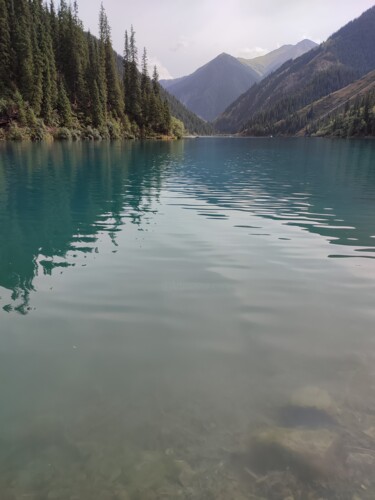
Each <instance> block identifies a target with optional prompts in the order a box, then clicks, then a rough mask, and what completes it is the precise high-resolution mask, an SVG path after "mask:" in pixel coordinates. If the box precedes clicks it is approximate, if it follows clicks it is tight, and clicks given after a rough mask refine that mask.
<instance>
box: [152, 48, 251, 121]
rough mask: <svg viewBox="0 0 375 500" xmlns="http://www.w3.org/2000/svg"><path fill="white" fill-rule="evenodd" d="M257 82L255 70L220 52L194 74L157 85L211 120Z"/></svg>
mask: <svg viewBox="0 0 375 500" xmlns="http://www.w3.org/2000/svg"><path fill="white" fill-rule="evenodd" d="M257 81H259V76H258V74H257V73H256V71H254V70H253V69H252V68H250V67H247V66H245V65H244V64H242V63H240V62H239V61H238V60H237V59H236V58H235V57H233V56H231V55H229V54H227V53H225V52H223V53H221V54H219V55H218V56H217V57H215V58H214V59H213V60H211V61H209V62H208V63H207V64H205V65H204V66H201V67H200V68H198V69H197V70H196V71H194V73H192V74H190V75H187V76H183V77H181V78H178V79H176V80H172V81H171V80H161V81H160V84H161V85H162V86H163V87H164V88H165V89H166V90H168V92H170V93H171V94H172V95H174V96H175V97H176V98H177V99H178V100H180V101H181V102H182V104H183V105H184V106H186V107H187V108H188V109H190V110H191V111H193V112H194V113H195V114H197V115H198V116H200V117H201V118H203V119H204V120H206V121H212V120H214V119H215V118H216V117H217V116H218V115H219V114H220V113H221V112H223V111H224V110H225V109H226V107H227V106H228V105H229V104H230V103H231V102H233V100H234V99H236V98H237V97H238V96H239V95H241V94H242V93H243V92H245V91H246V90H248V89H249V88H250V87H251V86H252V85H253V84H254V83H256V82H257Z"/></svg>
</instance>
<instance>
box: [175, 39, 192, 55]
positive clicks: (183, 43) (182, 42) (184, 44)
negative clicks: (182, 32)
mask: <svg viewBox="0 0 375 500" xmlns="http://www.w3.org/2000/svg"><path fill="white" fill-rule="evenodd" d="M189 45H190V42H189V40H188V39H187V38H186V37H184V36H181V37H180V38H179V39H178V41H177V42H176V44H175V45H174V46H173V47H172V48H171V50H172V51H173V52H177V51H179V50H183V49H187V48H188V47H189Z"/></svg>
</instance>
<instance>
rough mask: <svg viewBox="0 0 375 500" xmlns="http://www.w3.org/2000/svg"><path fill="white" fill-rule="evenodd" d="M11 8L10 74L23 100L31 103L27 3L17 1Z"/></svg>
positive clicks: (32, 69) (31, 63)
mask: <svg viewBox="0 0 375 500" xmlns="http://www.w3.org/2000/svg"><path fill="white" fill-rule="evenodd" d="M12 6H13V9H12V11H11V31H10V32H11V40H12V47H13V54H12V63H13V70H12V73H13V74H14V76H15V80H16V82H17V86H18V88H19V90H20V92H21V94H22V97H23V99H24V100H25V101H28V102H31V101H32V97H33V93H34V61H33V52H32V33H31V31H32V30H31V22H32V21H31V13H30V7H29V2H28V1H27V0H17V2H13V3H12Z"/></svg>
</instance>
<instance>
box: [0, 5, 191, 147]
mask: <svg viewBox="0 0 375 500" xmlns="http://www.w3.org/2000/svg"><path fill="white" fill-rule="evenodd" d="M124 47H125V48H124V57H123V59H122V64H123V67H122V71H121V72H120V71H119V68H118V58H117V57H116V54H115V52H114V50H113V47H112V41H111V29H110V26H109V23H108V19H107V16H106V13H105V10H104V8H103V7H101V10H100V13H99V38H98V39H97V38H95V37H93V36H92V35H90V33H86V32H85V31H84V29H83V25H82V22H81V21H80V19H79V16H78V5H77V2H76V1H75V2H74V3H73V5H72V6H71V5H68V4H67V3H66V1H65V0H61V1H60V2H59V7H58V9H56V8H55V6H54V3H53V2H52V1H51V2H50V4H49V6H47V5H45V4H44V3H43V2H42V0H17V1H8V0H0V137H3V138H4V137H6V138H10V139H22V138H30V139H32V140H42V139H45V138H47V137H49V136H51V134H52V135H53V136H54V137H55V138H61V139H63V138H70V137H73V138H75V139H78V138H87V139H100V138H112V139H113V138H120V137H152V136H164V135H173V134H174V132H175V133H177V135H181V133H183V125H182V123H181V122H179V121H178V120H177V119H176V118H175V117H172V116H171V111H170V106H169V104H168V101H167V99H166V95H165V92H164V91H162V90H161V88H160V86H159V83H158V74H157V71H156V68H155V71H154V73H153V75H152V78H150V77H149V75H148V62H147V53H146V50H144V52H143V56H142V58H141V59H142V60H141V61H139V55H138V50H137V46H136V40H135V32H134V29H133V27H131V29H130V32H129V33H128V32H126V34H125V40H124ZM139 62H141V64H140V66H141V68H140V70H139ZM176 107H178V106H176Z"/></svg>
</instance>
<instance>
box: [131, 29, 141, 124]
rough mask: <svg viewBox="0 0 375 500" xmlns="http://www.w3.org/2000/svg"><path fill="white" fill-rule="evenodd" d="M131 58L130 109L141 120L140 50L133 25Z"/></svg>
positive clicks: (136, 119)
mask: <svg viewBox="0 0 375 500" xmlns="http://www.w3.org/2000/svg"><path fill="white" fill-rule="evenodd" d="M129 59H130V64H129V88H128V110H129V114H130V116H131V117H132V118H133V120H135V121H137V122H139V121H140V115H141V102H140V101H141V89H140V82H139V71H138V50H137V46H136V43H135V31H134V28H133V26H131V29H130V40H129Z"/></svg>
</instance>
